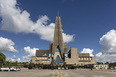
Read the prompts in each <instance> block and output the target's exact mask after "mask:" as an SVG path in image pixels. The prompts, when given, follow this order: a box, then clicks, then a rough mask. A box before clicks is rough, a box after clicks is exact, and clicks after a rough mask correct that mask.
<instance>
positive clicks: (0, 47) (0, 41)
mask: <svg viewBox="0 0 116 77" xmlns="http://www.w3.org/2000/svg"><path fill="white" fill-rule="evenodd" d="M14 45H15V43H14V42H13V41H12V40H10V39H8V38H3V37H0V51H6V52H18V51H17V50H16V49H15V48H14Z"/></svg>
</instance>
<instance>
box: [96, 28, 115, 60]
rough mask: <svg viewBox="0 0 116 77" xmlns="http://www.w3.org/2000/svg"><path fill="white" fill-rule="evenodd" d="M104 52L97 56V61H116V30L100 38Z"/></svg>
mask: <svg viewBox="0 0 116 77" xmlns="http://www.w3.org/2000/svg"><path fill="white" fill-rule="evenodd" d="M99 43H100V44H101V45H103V47H102V52H99V53H97V54H96V57H97V61H101V62H107V61H109V62H114V61H116V30H114V29H112V30H110V31H109V32H107V33H106V34H105V35H103V36H102V37H101V38H100V41H99Z"/></svg>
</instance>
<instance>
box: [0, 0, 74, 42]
mask: <svg viewBox="0 0 116 77" xmlns="http://www.w3.org/2000/svg"><path fill="white" fill-rule="evenodd" d="M0 17H1V18H2V22H1V25H2V26H1V29H2V30H5V31H9V32H14V33H25V34H28V33H34V34H37V35H39V36H40V38H41V39H43V40H47V41H51V42H52V41H53V33H54V26H55V23H50V24H48V21H50V19H49V18H48V16H46V15H44V16H40V17H39V18H38V20H37V21H36V22H33V21H32V20H31V18H30V14H29V13H28V12H27V11H26V10H21V9H20V8H19V7H18V4H17V1H16V0H0ZM63 35H64V36H63V37H64V38H65V39H64V42H67V43H68V42H70V41H73V37H74V35H67V34H65V33H63Z"/></svg>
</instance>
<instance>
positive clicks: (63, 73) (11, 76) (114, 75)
mask: <svg viewBox="0 0 116 77" xmlns="http://www.w3.org/2000/svg"><path fill="white" fill-rule="evenodd" d="M0 77H116V72H104V71H95V70H93V71H90V70H87V69H81V70H79V69H77V70H21V71H17V72H15V71H10V72H6V71H5V72H2V71H0Z"/></svg>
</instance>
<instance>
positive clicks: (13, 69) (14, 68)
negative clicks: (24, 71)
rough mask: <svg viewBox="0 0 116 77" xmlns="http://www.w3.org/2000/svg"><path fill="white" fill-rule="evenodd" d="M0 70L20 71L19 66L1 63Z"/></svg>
mask: <svg viewBox="0 0 116 77" xmlns="http://www.w3.org/2000/svg"><path fill="white" fill-rule="evenodd" d="M0 70H1V71H20V67H17V66H7V65H3V66H1V67H0Z"/></svg>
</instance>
